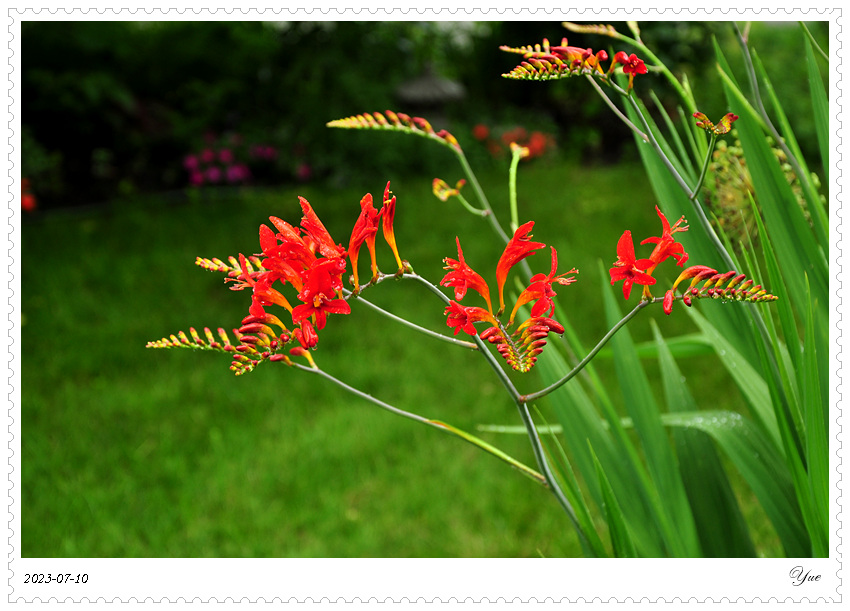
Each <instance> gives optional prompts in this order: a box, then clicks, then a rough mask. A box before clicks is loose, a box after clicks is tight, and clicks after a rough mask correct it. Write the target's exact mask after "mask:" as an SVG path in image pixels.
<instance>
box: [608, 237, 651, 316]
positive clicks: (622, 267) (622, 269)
mask: <svg viewBox="0 0 850 611" xmlns="http://www.w3.org/2000/svg"><path fill="white" fill-rule="evenodd" d="M652 265H654V263H653V261H652V260H651V259H637V260H635V246H634V242H632V232H631V231H629V230H626V231H624V232H623V235H622V236H620V240H619V241H618V242H617V261H615V262H614V267H612V268H611V269H610V270H609V271H610V273H611V284H614V283H615V282H619V281H620V280H623V297H625V298H626V299H628V298H629V295H630V294H631V292H632V284H634V283H635V282H636V283H638V284H642V285H644V286H650V285H652V284H655V278H653V277H652V276H650V275H649V274H647V273H646V271H645V270H646V269H647V268H648V267H650V266H652Z"/></svg>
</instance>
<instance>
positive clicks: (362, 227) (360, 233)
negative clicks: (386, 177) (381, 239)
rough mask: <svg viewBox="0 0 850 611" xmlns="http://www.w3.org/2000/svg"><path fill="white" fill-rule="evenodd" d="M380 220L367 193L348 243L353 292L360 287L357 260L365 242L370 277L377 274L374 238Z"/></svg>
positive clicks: (361, 203)
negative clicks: (370, 270) (368, 258)
mask: <svg viewBox="0 0 850 611" xmlns="http://www.w3.org/2000/svg"><path fill="white" fill-rule="evenodd" d="M380 218H381V213H380V212H378V211H377V210H376V209H375V206H374V205H373V203H372V194H371V193H367V194H366V195H364V196H363V199H361V200H360V216H359V217H357V222H356V223H354V229H353V230H352V231H351V240H350V241H349V243H348V258H349V260H350V261H351V269H352V272H353V275H354V290H355V291H356V290H358V288H359V287H360V284H359V283H358V279H357V258H358V255H359V253H360V247H361V246H362V245H363V242H366V247H367V248H368V249H369V255H370V256H371V257H372V277H373V278H374V277H375V276H376V275H377V273H378V264H377V261H376V259H375V237H376V236H377V234H378V221H379V220H380Z"/></svg>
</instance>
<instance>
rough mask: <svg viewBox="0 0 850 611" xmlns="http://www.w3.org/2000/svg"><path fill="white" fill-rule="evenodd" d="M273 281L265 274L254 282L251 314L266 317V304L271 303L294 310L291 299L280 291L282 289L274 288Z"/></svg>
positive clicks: (249, 309) (249, 310)
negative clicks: (290, 302)
mask: <svg viewBox="0 0 850 611" xmlns="http://www.w3.org/2000/svg"><path fill="white" fill-rule="evenodd" d="M272 282H273V280H272V279H270V278H269V277H268V276H264V277H261V278H260V279H259V280H257V281H256V283H255V284H254V293H253V295H252V296H251V307H250V308H248V312H249V313H250V314H251V316H255V317H257V318H262V317H264V316H265V315H266V311H265V309H264V306H269V305H279V306H282V307H284V308H286V309H287V310H289V311H290V312H292V306H291V305H290V304H289V301H288V300H287V299H286V297H284V296H283V295H282V294H281V293H280V291H277V290H275V289H273V288H272Z"/></svg>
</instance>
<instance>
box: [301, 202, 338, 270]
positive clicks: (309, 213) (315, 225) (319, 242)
mask: <svg viewBox="0 0 850 611" xmlns="http://www.w3.org/2000/svg"><path fill="white" fill-rule="evenodd" d="M298 201H299V202H300V203H301V210H302V211H303V212H304V216H303V218H302V219H301V227H303V228H304V231H305V232H306V233H307V236H308V237H309V238H311V239H312V241H313V243H314V244H315V245H316V248H317V249H318V251H319V252H320V253H321V254H322V255H324V256H325V257H341V256H344V254H345V249H344V248H343V247H342V246H340V245H339V244H334V241H333V238H332V237H331V234H330V233H328V230H327V229H325V226H324V225H323V224H322V221H320V220H319V217H318V215H317V214H316V213H315V212H314V211H313V207H312V206H311V205H310V202H308V201H307V200H306V199H304V198H303V197H301V196H300V195H299V196H298Z"/></svg>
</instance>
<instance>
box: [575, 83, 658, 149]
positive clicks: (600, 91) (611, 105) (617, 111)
mask: <svg viewBox="0 0 850 611" xmlns="http://www.w3.org/2000/svg"><path fill="white" fill-rule="evenodd" d="M585 78H587V80H588V81H590V84H591V85H593V88H594V89H596V92H597V93H598V94H599V95H600V96H601V97H602V100H603V101H604V102H605V103H606V104H607V105H608V108H610V109H611V110H612V111H613V112H614V114H615V115H617V116H618V117H619V118H620V121H622V122H623V123H625V124H626V126H627V127H628V128H629V129H630V130H632V131H633V132H634V133H635V134H637V135H638V136H639V137H640V138H641V140H643V141H644V142H649V137H648V136H647V135H646V134H645V133H643V132H642V131H640V130H639V129H638V128H637V126H636V125H635V124H634V123H632V122H631V121H629V118H628V117H627V116H626V115H624V114H623V112H622V111H621V110H620V109H619V108H617V105H616V104H614V102H613V101H612V100H611V98H609V97H608V94H606V93H605V90H604V89H602V87H600V85H599V83H597V82H596V79H594V78H593V77H592V76H591V75H589V74H587V75H585ZM612 85H613V83H612ZM617 89H619V87H617ZM621 91H622V90H621ZM623 93H624V94H625V91H623Z"/></svg>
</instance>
